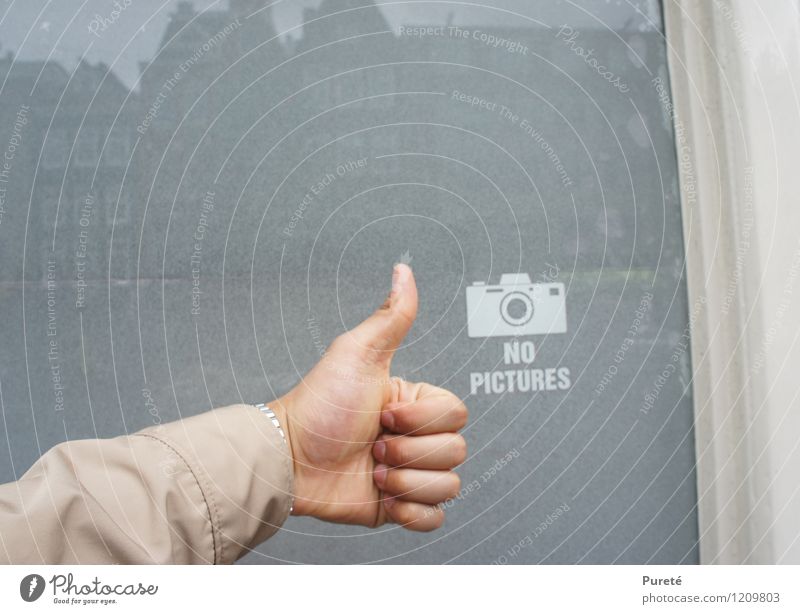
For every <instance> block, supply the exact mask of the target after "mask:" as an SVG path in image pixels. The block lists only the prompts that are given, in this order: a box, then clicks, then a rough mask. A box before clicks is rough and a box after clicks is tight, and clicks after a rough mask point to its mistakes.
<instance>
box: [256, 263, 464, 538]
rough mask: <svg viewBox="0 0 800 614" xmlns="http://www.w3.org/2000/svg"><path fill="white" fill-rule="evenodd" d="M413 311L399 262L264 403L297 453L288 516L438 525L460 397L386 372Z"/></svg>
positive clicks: (451, 493)
mask: <svg viewBox="0 0 800 614" xmlns="http://www.w3.org/2000/svg"><path fill="white" fill-rule="evenodd" d="M416 315H417V287H416V284H415V282H414V275H413V273H412V272H411V269H410V268H409V267H408V266H407V265H404V264H398V265H396V266H395V268H394V272H393V275H392V290H391V293H390V294H389V297H388V298H387V299H386V301H385V302H384V304H383V305H382V306H381V307H380V308H379V309H378V310H377V311H376V312H375V313H374V314H373V315H371V316H370V317H369V318H367V319H366V320H365V321H364V322H362V323H361V324H360V325H358V326H357V327H356V328H354V329H353V330H351V331H348V332H346V333H344V334H343V335H341V336H339V337H338V338H337V339H335V340H334V342H333V343H332V344H331V346H330V348H329V349H328V351H327V352H326V354H325V355H324V356H323V358H322V359H321V360H320V362H319V363H317V365H316V366H315V367H314V368H313V369H312V370H311V371H310V372H309V373H308V375H306V376H305V377H304V378H303V381H301V382H300V384H298V385H297V386H296V387H295V388H294V389H292V390H291V391H290V392H289V393H288V394H286V395H285V396H283V397H281V398H280V399H278V400H277V401H275V402H273V403H271V404H270V406H271V407H272V409H273V411H275V413H276V414H277V415H278V418H279V420H280V421H281V424H282V425H283V426H284V430H285V432H286V436H287V439H288V441H289V446H290V448H291V450H292V455H293V458H294V497H295V502H294V512H293V513H294V514H296V515H310V516H314V517H316V518H320V519H322V520H328V521H331V522H343V523H348V524H360V525H367V526H372V527H375V526H379V525H381V524H384V523H385V522H396V523H398V524H402V525H403V526H405V527H406V528H409V529H413V530H418V531H430V530H432V529H436V528H438V527H440V526H441V525H442V522H444V511H443V510H442V509H441V508H440V507H439V506H438V504H439V503H441V502H443V501H445V500H447V499H449V498H452V497H455V496H456V495H457V494H458V492H459V488H460V480H459V478H458V476H457V475H456V474H455V473H453V472H452V471H451V469H453V468H454V467H455V466H456V465H459V464H460V463H462V462H463V461H464V459H465V458H466V442H465V441H464V438H463V437H461V435H459V434H458V433H457V431H458V430H459V429H460V428H462V427H463V426H464V425H465V424H466V421H467V409H466V407H465V406H464V404H463V403H462V402H461V401H460V399H459V398H458V397H457V396H455V395H454V394H452V393H451V392H448V391H446V390H443V389H441V388H437V387H435V386H431V385H430V384H424V383H410V382H406V381H403V380H402V379H400V378H396V377H391V376H390V366H391V361H392V357H393V355H394V352H395V350H396V349H397V348H398V347H399V345H400V343H401V342H402V340H403V338H404V337H405V336H406V334H407V333H408V331H409V329H410V328H411V325H412V324H413V323H414V319H415V318H416Z"/></svg>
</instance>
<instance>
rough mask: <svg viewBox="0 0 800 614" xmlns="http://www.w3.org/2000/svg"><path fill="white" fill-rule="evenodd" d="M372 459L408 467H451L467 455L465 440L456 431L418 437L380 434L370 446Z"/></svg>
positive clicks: (461, 461) (458, 463) (395, 465)
mask: <svg viewBox="0 0 800 614" xmlns="http://www.w3.org/2000/svg"><path fill="white" fill-rule="evenodd" d="M372 454H373V456H375V460H377V461H379V462H381V463H385V464H386V465H392V466H393V467H406V468H412V469H452V468H453V467H455V466H457V465H460V464H461V463H463V462H464V460H465V459H466V458H467V442H466V441H464V438H463V437H462V436H461V435H458V434H456V433H437V434H436V435H423V436H421V437H408V436H404V435H384V436H382V437H381V438H380V439H379V440H378V441H376V442H375V445H374V446H373V448H372Z"/></svg>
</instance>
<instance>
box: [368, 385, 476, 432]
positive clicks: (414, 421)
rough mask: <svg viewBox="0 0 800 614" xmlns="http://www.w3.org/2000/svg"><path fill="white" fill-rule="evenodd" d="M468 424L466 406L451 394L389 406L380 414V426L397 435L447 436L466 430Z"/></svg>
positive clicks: (388, 404) (389, 404)
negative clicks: (450, 433)
mask: <svg viewBox="0 0 800 614" xmlns="http://www.w3.org/2000/svg"><path fill="white" fill-rule="evenodd" d="M466 423H467V407H466V406H465V405H464V404H463V403H462V402H461V400H460V399H459V398H458V397H457V396H455V395H454V394H450V393H447V394H441V395H436V396H429V397H425V398H424V399H420V400H418V401H411V402H399V403H387V404H386V406H385V407H384V408H383V411H381V424H382V425H383V426H384V427H385V428H387V429H389V430H390V431H393V432H395V433H404V434H412V435H429V434H432V433H448V432H455V431H457V430H459V429H461V428H463V427H464V425H465V424H466Z"/></svg>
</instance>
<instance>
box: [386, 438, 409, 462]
mask: <svg viewBox="0 0 800 614" xmlns="http://www.w3.org/2000/svg"><path fill="white" fill-rule="evenodd" d="M387 450H390V452H389V457H390V460H391V463H392V464H393V465H395V466H403V465H407V464H409V463H410V462H411V455H410V454H409V450H408V446H407V445H405V441H404V440H403V439H400V438H395V439H393V440H392V443H391V444H390V445H389V447H388V448H387Z"/></svg>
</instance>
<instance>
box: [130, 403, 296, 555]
mask: <svg viewBox="0 0 800 614" xmlns="http://www.w3.org/2000/svg"><path fill="white" fill-rule="evenodd" d="M140 434H141V435H146V436H149V437H154V438H156V439H160V440H161V441H163V442H164V443H166V444H167V445H168V446H170V447H171V448H173V449H174V450H175V451H176V454H178V455H179V456H180V457H181V460H182V461H183V462H185V463H186V465H188V467H189V469H190V470H191V471H192V473H193V474H194V475H195V477H196V479H197V483H198V485H199V488H200V490H201V491H202V495H203V499H204V500H205V502H206V504H207V506H208V518H209V524H210V530H211V531H212V533H213V535H212V537H213V540H212V542H213V548H214V556H213V560H214V562H215V563H232V562H234V561H235V560H237V559H238V558H240V557H241V556H243V555H244V554H246V553H247V551H249V550H250V549H251V548H254V547H255V546H257V545H258V544H260V543H261V542H263V541H264V540H265V539H267V538H269V537H270V536H271V535H273V534H274V533H275V532H276V531H277V530H278V529H279V528H280V526H281V525H282V524H283V523H284V521H285V520H286V518H287V517H288V516H289V513H290V510H291V505H292V481H293V472H292V466H293V463H292V454H291V451H290V450H289V446H288V444H287V442H286V440H285V439H284V438H283V437H282V436H281V434H280V433H279V432H278V429H277V428H275V425H274V424H272V421H271V420H269V419H268V418H267V417H266V416H264V415H263V414H262V413H261V411H259V410H258V409H257V408H256V407H254V406H252V405H231V406H228V407H222V408H220V409H215V410H213V411H210V412H206V413H204V414H200V415H198V416H193V417H191V418H186V419H184V420H179V421H177V422H171V423H169V424H163V425H159V426H155V427H150V428H148V429H145V430H144V431H141V433H140Z"/></svg>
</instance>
